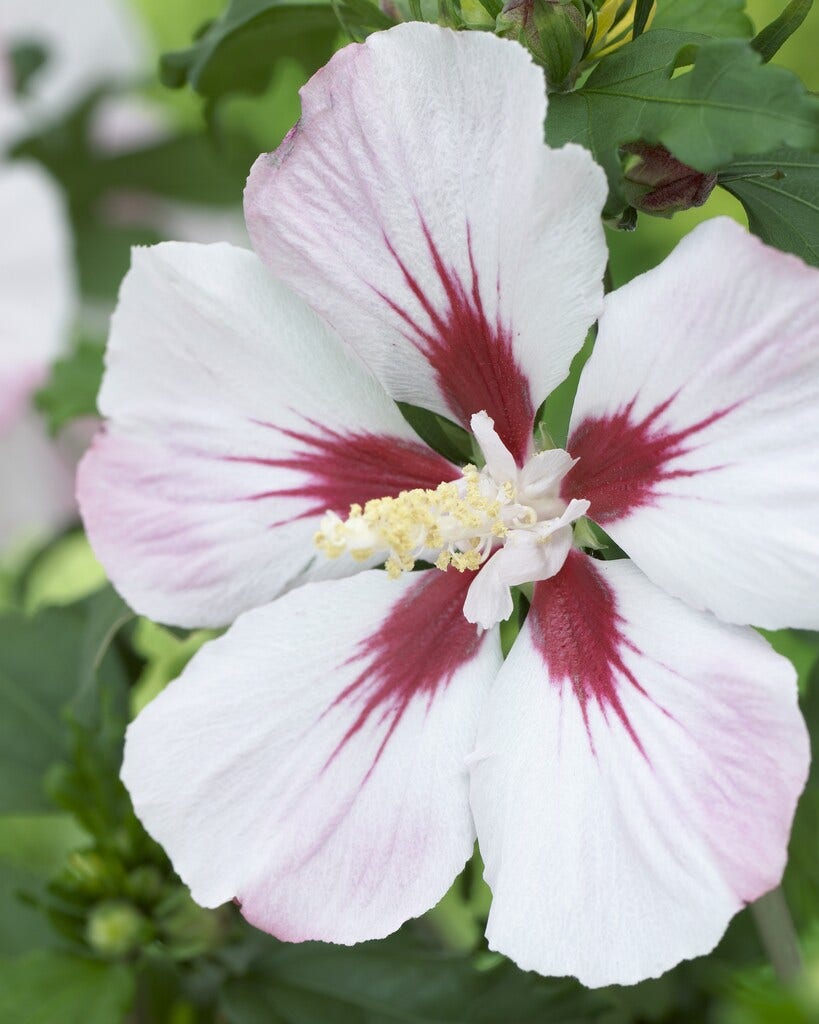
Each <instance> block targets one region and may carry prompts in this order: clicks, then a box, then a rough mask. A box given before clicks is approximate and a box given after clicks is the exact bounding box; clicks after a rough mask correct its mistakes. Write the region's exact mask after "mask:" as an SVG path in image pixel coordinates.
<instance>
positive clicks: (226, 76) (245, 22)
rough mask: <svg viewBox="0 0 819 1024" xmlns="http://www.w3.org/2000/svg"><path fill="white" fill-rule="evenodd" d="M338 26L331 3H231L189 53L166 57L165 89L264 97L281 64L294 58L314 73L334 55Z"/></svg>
mask: <svg viewBox="0 0 819 1024" xmlns="http://www.w3.org/2000/svg"><path fill="white" fill-rule="evenodd" d="M338 35H339V24H338V20H337V19H336V15H335V13H334V11H333V8H332V6H331V4H330V3H329V0H230V3H229V4H228V6H227V8H226V10H225V12H224V13H223V14H222V15H221V17H219V18H217V19H216V20H215V21H214V22H212V23H211V24H210V25H209V26H208V27H207V28H206V29H205V31H204V32H202V34H201V35H200V36H199V38H198V39H197V40H196V42H195V43H194V44H193V46H191V47H190V48H189V49H187V50H184V51H180V52H177V53H169V54H165V56H164V57H163V58H162V61H161V74H162V79H163V81H164V82H165V84H166V85H168V86H171V87H172V88H179V87H180V86H182V85H185V84H186V83H187V84H188V85H190V86H191V88H193V89H194V90H195V91H196V92H198V93H200V94H201V95H202V96H207V97H209V98H211V99H215V98H217V97H219V96H223V95H225V94H226V93H229V92H249V93H254V94H258V93H261V92H263V91H264V89H265V87H266V86H267V84H268V82H269V81H270V78H271V75H272V74H273V70H274V68H275V66H276V63H277V61H279V60H281V59H283V58H286V57H296V58H297V59H298V60H299V61H300V62H301V63H302V64H303V65H304V67H305V70H306V71H308V72H309V73H312V72H313V71H315V70H316V69H317V68H319V67H321V65H322V64H324V63H325V62H326V61H327V60H328V59H329V57H330V55H331V53H332V52H333V47H334V45H335V41H336V39H337V37H338Z"/></svg>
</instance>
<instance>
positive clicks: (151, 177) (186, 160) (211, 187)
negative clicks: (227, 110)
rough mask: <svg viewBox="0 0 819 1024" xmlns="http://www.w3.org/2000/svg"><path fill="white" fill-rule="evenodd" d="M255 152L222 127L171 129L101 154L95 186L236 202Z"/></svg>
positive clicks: (220, 203) (219, 203) (223, 203)
mask: <svg viewBox="0 0 819 1024" xmlns="http://www.w3.org/2000/svg"><path fill="white" fill-rule="evenodd" d="M257 155H258V154H257V153H256V152H255V147H253V145H252V144H251V143H250V142H249V140H248V139H246V138H244V137H242V136H240V135H236V134H232V133H225V134H222V135H220V136H219V138H218V140H217V139H212V138H209V137H208V136H206V135H203V134H185V135H177V136H175V137H173V138H170V139H165V140H164V141H162V142H160V143H157V144H156V145H154V146H148V147H146V148H145V149H140V150H136V151H132V152H127V153H122V154H118V155H116V156H110V157H107V158H106V159H105V160H101V161H100V162H99V165H98V167H97V169H96V173H97V174H98V177H99V179H100V183H101V186H102V187H103V188H104V189H105V190H106V191H107V190H115V189H124V190H130V191H132V192H134V191H136V192H148V193H150V195H152V196H161V197H162V198H164V199H178V200H180V201H182V202H186V203H196V204H201V205H202V206H221V207H229V206H238V205H239V202H240V200H241V196H242V191H243V189H244V185H245V181H246V179H247V172H248V168H249V167H250V164H251V163H252V162H253V160H254V159H255V158H256V156H257Z"/></svg>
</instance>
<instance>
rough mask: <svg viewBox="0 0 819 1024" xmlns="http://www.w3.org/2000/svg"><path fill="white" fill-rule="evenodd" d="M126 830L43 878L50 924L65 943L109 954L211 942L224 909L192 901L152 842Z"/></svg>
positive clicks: (193, 949) (182, 950) (176, 950)
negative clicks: (46, 882)
mask: <svg viewBox="0 0 819 1024" xmlns="http://www.w3.org/2000/svg"><path fill="white" fill-rule="evenodd" d="M129 831H130V830H127V829H124V830H121V831H120V833H118V834H116V835H114V836H112V837H111V842H110V843H108V844H106V848H105V849H102V848H100V847H96V846H95V847H91V848H89V849H85V850H78V851H75V852H74V853H72V854H70V855H69V857H68V859H67V860H66V862H65V864H64V866H63V868H62V870H61V871H60V873H59V875H58V876H57V877H56V878H55V879H53V881H52V882H51V884H50V886H49V891H50V894H51V897H52V901H51V902H49V903H48V904H47V905H46V910H47V912H48V915H49V917H50V918H51V920H52V922H53V923H54V925H55V926H56V927H57V929H58V930H59V931H60V932H61V933H62V934H63V935H64V936H66V937H67V938H69V939H71V940H72V944H75V945H80V946H83V947H85V948H90V950H91V951H92V952H93V953H94V954H95V955H96V956H101V957H104V958H106V959H111V960H121V959H132V958H134V957H136V956H138V955H139V954H140V953H142V952H145V951H148V950H150V951H151V952H152V953H160V954H163V955H165V956H168V957H169V958H171V959H173V960H177V961H184V960H190V959H193V958H194V957H197V956H201V955H202V954H204V953H207V952H210V951H211V950H214V949H216V948H217V947H218V946H219V945H220V944H221V942H222V941H223V939H224V937H225V929H226V920H225V915H224V914H223V913H220V912H218V911H210V910H204V909H203V908H202V907H199V906H197V905H196V904H195V903H194V902H193V900H192V899H191V896H190V894H189V893H188V890H187V889H186V888H185V887H184V886H183V885H182V884H181V882H179V880H178V879H177V878H176V877H175V876H174V874H173V872H172V870H171V867H170V865H169V864H168V862H167V860H166V858H165V856H164V854H163V853H162V851H161V850H160V849H159V847H157V846H156V845H155V844H154V843H153V842H152V841H151V840H150V839H148V837H147V836H145V835H144V834H142V835H139V834H136V833H135V832H132V833H131V834H130V835H128V834H127V832H129Z"/></svg>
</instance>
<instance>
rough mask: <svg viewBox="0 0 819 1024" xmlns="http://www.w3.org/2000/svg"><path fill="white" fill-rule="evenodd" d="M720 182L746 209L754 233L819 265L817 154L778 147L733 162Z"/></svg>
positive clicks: (724, 172)
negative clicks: (768, 151)
mask: <svg viewBox="0 0 819 1024" xmlns="http://www.w3.org/2000/svg"><path fill="white" fill-rule="evenodd" d="M719 182H720V184H721V185H722V186H723V188H725V189H726V190H727V191H728V192H730V193H731V195H733V196H736V198H737V199H739V201H740V202H741V203H742V205H743V206H744V207H745V210H746V211H747V213H748V223H749V225H750V228H751V231H753V233H754V234H755V235H759V237H760V238H761V239H762V240H763V242H767V243H768V244H769V245H773V246H776V248H777V249H782V250H784V251H785V252H792V253H795V254H796V255H797V256H801V257H802V259H803V260H805V261H806V262H807V263H810V264H812V265H813V266H815V267H819V153H806V152H804V151H801V150H795V149H781V150H777V151H776V152H773V153H768V154H766V155H764V156H760V157H748V158H745V159H742V160H738V161H737V162H736V163H733V164H731V166H730V167H728V168H726V169H725V170H724V171H723V172H722V173H721V174H720V178H719Z"/></svg>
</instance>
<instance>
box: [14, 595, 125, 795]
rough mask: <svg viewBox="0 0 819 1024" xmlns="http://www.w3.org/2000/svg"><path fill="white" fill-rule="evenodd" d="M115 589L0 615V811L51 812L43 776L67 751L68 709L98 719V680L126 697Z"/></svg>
mask: <svg viewBox="0 0 819 1024" xmlns="http://www.w3.org/2000/svg"><path fill="white" fill-rule="evenodd" d="M112 594H113V591H111V590H110V588H106V589H105V590H103V591H101V592H100V593H99V594H95V595H93V596H92V597H90V598H88V599H87V600H85V601H82V602H80V603H79V604H76V605H71V606H69V607H67V608H50V609H47V610H45V611H43V612H40V613H39V614H38V615H35V616H34V617H32V618H27V617H25V616H23V615H20V614H17V613H13V614H9V615H4V616H2V617H0V814H7V813H16V812H32V811H39V810H50V809H51V804H50V803H49V801H48V800H47V798H46V796H45V792H44V789H43V777H44V775H45V773H46V772H47V771H48V769H49V768H50V767H51V766H52V765H53V764H54V763H55V762H58V761H60V760H62V759H63V758H64V757H65V756H66V754H67V752H68V749H69V739H68V732H67V730H66V728H65V722H64V714H63V713H64V711H65V710H67V709H68V708H69V707H70V708H71V709H72V711H73V712H74V715H75V717H79V718H80V719H86V720H87V721H88V722H89V724H93V722H92V719H91V715H90V712H89V710H88V708H89V690H90V689H92V688H93V687H94V686H95V685H96V682H97V680H98V679H101V680H102V681H104V682H105V684H106V691H107V693H108V694H109V696H114V695H116V696H117V698H118V699H119V700H120V701H122V700H123V699H124V695H125V676H124V673H123V669H122V665H121V663H120V661H119V659H118V656H117V655H116V652H113V651H109V649H108V645H109V643H110V639H109V638H110V636H111V631H112V629H114V628H115V627H116V624H117V623H120V622H121V621H122V618H123V615H124V614H125V613H124V611H123V608H124V606H123V605H122V602H121V601H120V600H119V598H117V597H116V596H115V595H114V596H113V597H112V596H111V595H112Z"/></svg>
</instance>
